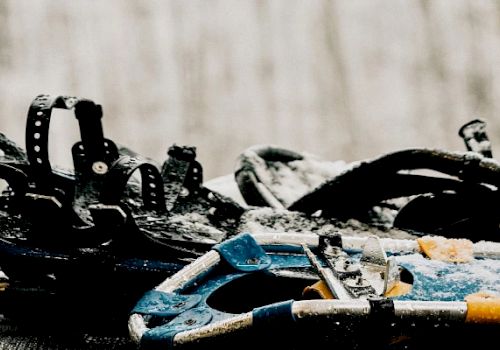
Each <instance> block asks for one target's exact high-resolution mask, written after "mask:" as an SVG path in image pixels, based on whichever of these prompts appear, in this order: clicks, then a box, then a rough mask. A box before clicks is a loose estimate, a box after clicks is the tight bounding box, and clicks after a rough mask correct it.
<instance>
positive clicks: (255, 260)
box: [246, 258, 260, 265]
mask: <svg viewBox="0 0 500 350" xmlns="http://www.w3.org/2000/svg"><path fill="white" fill-rule="evenodd" d="M246 263H247V264H248V265H257V264H259V263H260V259H259V258H250V259H247V261H246Z"/></svg>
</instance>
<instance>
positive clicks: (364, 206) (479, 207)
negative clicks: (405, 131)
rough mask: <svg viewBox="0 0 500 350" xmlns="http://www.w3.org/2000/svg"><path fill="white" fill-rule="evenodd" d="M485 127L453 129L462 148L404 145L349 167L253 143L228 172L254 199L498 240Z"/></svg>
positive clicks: (494, 171)
mask: <svg viewBox="0 0 500 350" xmlns="http://www.w3.org/2000/svg"><path fill="white" fill-rule="evenodd" d="M484 127H485V123H484V122H482V121H480V120H475V121H472V122H470V123H467V124H466V125H464V126H463V127H462V128H461V129H460V132H459V133H460V135H461V136H462V137H463V138H464V141H465V143H466V146H467V149H468V150H469V152H447V151H442V150H429V149H409V150H403V151H398V152H394V153H389V154H386V155H383V156H381V157H379V158H376V159H372V160H366V161H361V162H355V163H351V164H348V165H346V164H345V163H338V162H335V163H334V162H326V161H315V162H311V161H310V159H311V158H312V157H310V156H305V155H302V154H299V153H296V152H293V151H289V150H284V149H280V148H277V147H272V146H269V147H264V146H258V147H252V148H250V149H248V150H247V151H245V152H244V153H243V154H242V155H241V156H240V158H239V160H238V163H237V167H236V173H235V178H236V181H237V183H238V186H239V188H240V191H241V193H242V194H243V196H244V198H245V200H246V201H247V202H249V203H251V204H253V205H260V206H268V207H275V208H277V207H279V208H286V209H289V210H291V211H299V212H303V213H305V214H307V215H309V216H310V215H313V214H314V215H319V216H323V217H330V218H337V219H339V220H341V221H345V220H349V219H352V218H355V219H357V220H360V221H362V222H365V223H368V224H371V225H381V226H385V227H388V228H390V227H398V228H403V229H407V230H412V231H414V232H415V234H417V235H421V234H422V233H424V234H439V235H444V236H448V237H465V238H469V239H472V240H481V239H488V240H498V239H499V234H500V232H498V231H499V229H498V224H499V223H500V217H498V215H496V213H497V212H498V208H497V204H496V203H499V201H498V193H499V192H498V180H497V177H498V173H499V171H500V165H499V164H498V163H497V162H496V161H495V160H493V159H492V158H491V147H490V144H489V141H488V138H487V136H486V134H485V132H484ZM287 189H288V192H287V191H286V190H287ZM287 196H288V197H287ZM422 217H425V218H426V220H422ZM478 232H479V233H478Z"/></svg>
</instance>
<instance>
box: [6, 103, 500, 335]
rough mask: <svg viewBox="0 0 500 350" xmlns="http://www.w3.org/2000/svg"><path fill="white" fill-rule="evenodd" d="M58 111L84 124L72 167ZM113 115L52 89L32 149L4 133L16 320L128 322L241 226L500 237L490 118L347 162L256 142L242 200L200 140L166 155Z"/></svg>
mask: <svg viewBox="0 0 500 350" xmlns="http://www.w3.org/2000/svg"><path fill="white" fill-rule="evenodd" d="M56 108H59V109H66V110H69V111H70V112H71V113H72V114H74V116H75V117H76V118H77V120H78V124H79V128H80V135H81V141H79V142H77V143H76V144H75V145H74V146H73V147H72V149H71V153H72V156H73V164H74V167H73V169H72V170H63V169H59V168H57V167H54V166H53V165H52V164H51V162H50V159H49V151H48V142H49V126H50V121H51V114H52V111H53V110H54V109H56ZM70 112H68V114H70ZM102 117H103V110H102V107H101V106H100V105H99V104H96V103H95V102H93V101H90V100H87V99H80V98H75V97H66V96H58V97H53V96H48V95H40V96H38V97H36V98H35V100H34V101H33V103H32V104H31V106H30V108H29V112H28V116H27V125H26V147H25V149H22V148H21V147H19V146H17V145H16V144H14V143H13V142H12V141H10V140H9V139H8V138H6V137H5V136H4V135H3V134H0V179H1V180H3V184H4V185H3V187H2V188H0V190H1V195H0V267H1V269H2V271H3V272H4V275H0V282H1V284H0V289H4V290H3V291H2V292H0V303H1V304H2V305H1V307H2V310H1V312H2V313H4V314H5V315H7V316H9V317H17V318H21V319H23V322H25V321H26V320H27V319H34V320H36V318H33V317H31V316H33V314H35V313H36V314H38V315H39V316H42V317H43V318H47V317H50V316H52V317H54V318H57V319H59V320H62V321H63V322H62V323H65V322H64V321H65V319H66V318H67V317H70V316H75V317H72V318H71V319H72V322H73V323H72V324H71V327H72V328H74V327H75V323H74V322H77V323H78V327H85V326H87V325H93V326H95V325H99V323H98V321H99V320H106V321H105V322H106V325H107V326H109V324H110V321H109V318H106V317H104V316H103V314H108V316H109V317H111V318H112V319H116V320H117V321H116V322H123V321H120V320H122V319H123V317H124V316H126V315H127V314H128V312H129V311H130V310H131V309H132V308H133V305H134V304H135V302H136V301H137V300H138V299H139V298H140V296H141V295H142V294H143V293H144V292H145V291H147V290H149V289H151V288H152V287H154V286H155V285H157V284H158V283H160V282H161V281H163V280H164V279H165V278H166V277H168V276H170V275H172V274H173V273H175V272H177V271H179V270H180V269H181V268H182V267H184V266H185V265H187V264H189V263H191V262H192V261H193V260H194V259H196V258H198V257H200V256H202V255H203V254H204V253H205V252H207V251H208V250H210V249H211V248H212V247H213V246H214V245H215V244H219V243H222V242H224V241H225V240H227V239H229V238H231V237H233V236H236V235H238V234H239V233H241V232H252V233H262V232H268V233H269V232H275V233H277V234H279V233H282V232H294V233H311V232H312V233H318V234H329V233H336V234H340V235H344V236H370V235H376V236H379V237H390V238H404V239H414V238H417V237H420V236H423V235H428V234H435V235H440V236H445V237H460V238H467V239H470V240H472V241H474V242H475V241H479V240H490V241H499V233H500V232H499V230H500V228H499V227H500V226H499V224H500V215H498V213H499V212H500V211H499V210H498V209H499V208H498V205H499V204H500V200H499V198H498V197H499V185H500V165H499V164H498V163H497V162H496V161H495V160H494V159H492V152H491V146H490V144H489V141H488V139H487V137H486V133H485V130H484V127H485V125H484V122H482V121H479V120H475V121H472V122H471V123H468V124H467V125H465V126H464V127H463V128H462V129H461V130H460V135H461V136H462V137H463V138H464V140H465V143H466V146H467V151H466V152H448V151H442V150H429V149H410V150H404V151H399V152H395V153H391V154H387V155H383V156H381V157H379V158H376V159H372V160H366V161H360V162H355V163H351V164H346V163H344V162H341V161H337V162H329V161H323V160H320V159H318V158H316V157H314V156H313V155H309V154H302V153H297V152H293V151H290V150H286V149H281V148H279V147H275V146H255V147H252V148H250V149H248V150H246V151H245V152H243V153H242V155H241V156H240V158H239V159H238V161H237V166H236V172H235V180H236V183H237V185H238V188H239V190H240V192H241V194H242V196H243V198H244V199H245V202H246V203H238V202H237V201H236V200H234V199H232V198H230V197H229V196H226V195H223V194H221V193H219V192H216V191H214V190H211V189H209V188H208V187H206V186H205V185H204V183H203V170H202V166H201V165H200V163H199V162H198V161H197V160H196V150H195V148H194V147H187V146H177V145H173V146H171V147H170V148H169V149H168V151H167V158H166V160H165V161H164V162H163V163H162V164H158V163H156V162H155V161H153V160H151V159H148V158H145V157H142V156H140V155H138V154H136V153H135V152H134V151H132V150H130V149H128V148H126V147H123V146H120V145H118V144H116V143H114V142H113V141H112V140H109V139H107V138H105V137H104V132H103V127H102V122H101V119H102ZM34 310H36V311H34ZM97 314H98V315H100V316H99V317H96V315H97ZM27 315H29V316H30V317H26V316H27ZM85 315H86V316H85ZM117 327H119V328H122V327H123V323H120V324H117Z"/></svg>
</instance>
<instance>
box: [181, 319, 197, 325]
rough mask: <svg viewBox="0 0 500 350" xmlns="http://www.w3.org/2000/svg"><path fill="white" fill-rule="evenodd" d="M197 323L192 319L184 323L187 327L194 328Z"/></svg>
mask: <svg viewBox="0 0 500 350" xmlns="http://www.w3.org/2000/svg"><path fill="white" fill-rule="evenodd" d="M195 323H196V320H195V319H192V318H190V319H188V320H186V321H184V324H185V325H186V326H192V325H194V324H195Z"/></svg>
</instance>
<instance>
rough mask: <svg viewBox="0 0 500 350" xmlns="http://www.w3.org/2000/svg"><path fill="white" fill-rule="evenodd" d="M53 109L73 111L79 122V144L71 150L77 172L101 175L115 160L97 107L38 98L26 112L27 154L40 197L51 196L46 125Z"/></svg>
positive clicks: (69, 100) (87, 102)
mask: <svg viewBox="0 0 500 350" xmlns="http://www.w3.org/2000/svg"><path fill="white" fill-rule="evenodd" d="M54 108H61V109H74V111H75V116H76V118H77V119H78V122H79V125H80V133H81V138H82V141H81V142H79V143H77V144H76V145H75V146H74V147H73V156H74V158H75V169H76V171H77V172H80V173H81V174H83V173H89V174H90V173H93V174H102V173H104V172H106V170H107V168H109V166H110V164H111V162H112V161H114V160H115V159H116V158H117V157H118V152H117V148H116V146H115V145H114V143H113V142H111V141H109V140H106V139H104V136H103V131H102V125H101V118H102V108H101V106H100V105H98V104H95V103H94V102H92V101H90V100H85V99H78V98H76V97H69V96H57V97H51V96H49V95H39V96H37V97H36V98H35V100H34V101H33V102H32V104H31V106H30V109H29V111H28V120H27V125H26V152H27V158H28V161H29V164H30V168H31V171H32V172H33V181H34V182H35V185H36V188H37V190H36V191H37V192H38V193H40V194H50V195H52V194H53V192H54V182H53V173H52V166H51V163H50V160H49V152H48V137H49V125H50V119H51V114H52V110H53V109H54Z"/></svg>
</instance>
